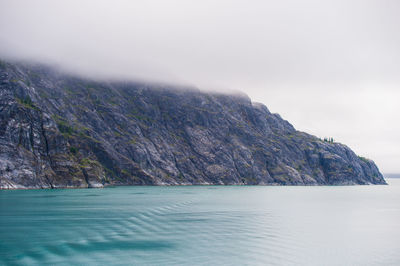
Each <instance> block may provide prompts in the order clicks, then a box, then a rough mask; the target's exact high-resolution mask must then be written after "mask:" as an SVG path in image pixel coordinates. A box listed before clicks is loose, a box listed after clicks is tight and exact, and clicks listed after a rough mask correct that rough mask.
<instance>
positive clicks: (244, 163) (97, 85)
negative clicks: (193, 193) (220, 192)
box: [0, 61, 386, 189]
mask: <svg viewBox="0 0 400 266" xmlns="http://www.w3.org/2000/svg"><path fill="white" fill-rule="evenodd" d="M206 184H213V185H355V184H386V182H385V180H384V178H383V176H382V174H381V173H380V172H379V170H378V168H377V167H376V165H375V163H374V162H373V161H371V160H368V159H365V158H362V157H358V156H357V155H356V154H355V153H354V152H353V151H352V150H351V149H349V148H348V147H347V146H345V145H343V144H339V143H332V142H331V141H324V140H320V139H318V138H316V137H314V136H311V135H309V134H306V133H303V132H299V131H297V130H295V129H294V128H293V126H292V125H291V124H289V123H288V122H287V121H285V120H283V119H282V118H281V117H280V116H279V115H278V114H273V113H271V112H270V111H269V110H268V109H267V107H265V106H264V105H262V104H259V103H253V102H251V100H250V99H249V98H248V97H247V96H246V95H243V94H236V95H229V94H219V93H206V92H202V91H199V90H196V89H177V88H174V87H165V86H161V85H146V84H141V83H133V82H97V81H92V80H87V79H83V78H78V77H73V76H70V75H66V74H60V73H57V72H56V71H54V70H52V69H51V68H48V67H44V66H32V65H27V64H20V63H18V64H14V63H7V62H4V61H1V62H0V188H3V189H14V188H78V187H103V186H106V185H206Z"/></svg>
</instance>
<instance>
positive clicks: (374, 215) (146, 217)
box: [0, 179, 400, 265]
mask: <svg viewBox="0 0 400 266" xmlns="http://www.w3.org/2000/svg"><path fill="white" fill-rule="evenodd" d="M388 181H389V183H390V185H389V186H345V187H260V186H254V187H235V186H229V187H219V186H218V187H211V186H205V187H119V188H106V189H75V190H74V189H71V190H29V191H0V264H1V265H8V264H10V265H46V264H50V265H54V264H57V265H126V264H131V265H132V264H134V265H182V264H185V265H265V264H269V265H399V264H400V179H397V180H396V179H389V180H388Z"/></svg>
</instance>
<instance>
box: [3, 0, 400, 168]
mask: <svg viewBox="0 0 400 266" xmlns="http://www.w3.org/2000/svg"><path fill="white" fill-rule="evenodd" d="M399 12H400V2H399V1H397V0H320V1H317V0H304V1H296V0H283V1H256V0H247V1H241V0H237V1H234V0H232V1H228V0H220V1H208V0H203V1H178V0H163V1H162V0H159V1H156V0H147V1H121V0H119V1H102V0H97V1H94V0H93V1H87V0H85V1H75V0H71V1H40V0H39V1H28V0H26V1H20V0H9V1H8V0H0V57H1V58H4V59H6V60H12V59H16V60H29V61H34V62H41V63H47V64H52V65H57V66H59V67H61V68H62V69H64V70H65V71H69V72H74V73H78V74H80V75H86V76H90V77H95V78H99V79H135V80H145V81H148V82H151V81H156V82H168V83H178V84H189V85H194V86H198V87H200V88H203V89H207V90H241V91H243V92H245V93H247V94H248V95H249V96H250V97H251V98H252V99H253V100H254V101H259V102H262V103H264V104H266V105H267V106H268V107H269V109H270V110H271V111H273V112H279V113H280V114H281V115H282V116H283V117H284V118H285V119H288V120H289V121H291V122H292V123H293V124H294V126H295V127H296V128H297V129H299V130H303V131H307V132H309V133H312V134H315V135H317V136H319V137H333V138H334V139H335V140H337V141H339V142H343V143H346V144H348V145H349V146H350V147H351V148H352V149H354V150H355V151H356V152H357V153H358V154H360V155H363V156H365V157H369V158H371V159H373V160H375V162H376V163H377V165H378V166H379V167H380V169H381V170H382V172H400V164H399V163H398V162H399V161H400V149H399V148H400V138H399V137H398V136H399V135H400V124H399V123H397V122H398V121H399V120H400V107H399V103H398V102H399V99H400V75H399V74H400V73H399V70H400V50H399V49H398V47H400V29H399V28H400V18H399V16H398V14H399Z"/></svg>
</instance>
